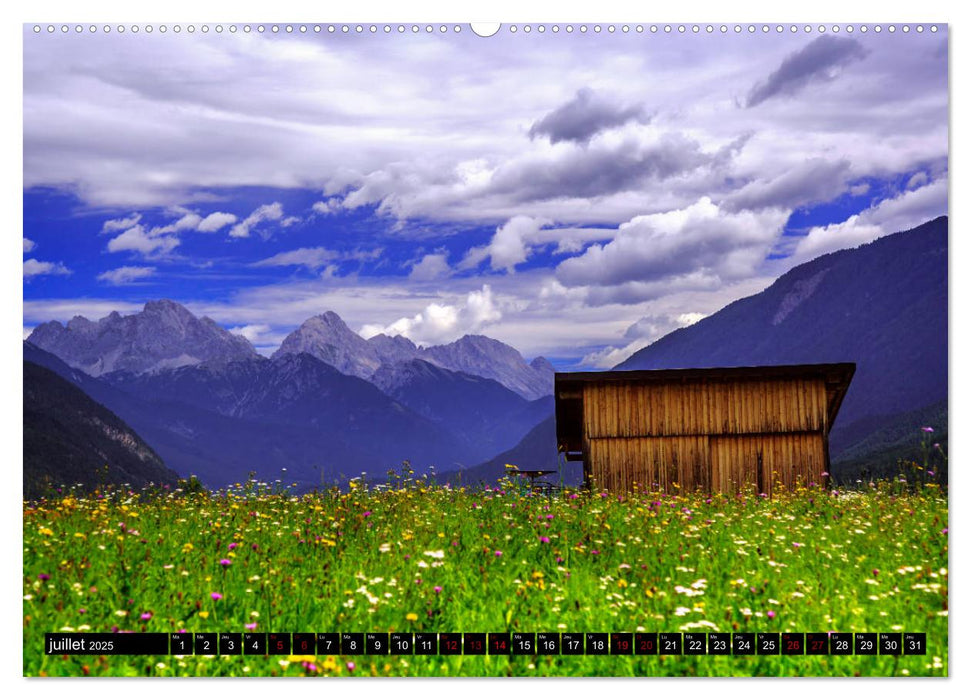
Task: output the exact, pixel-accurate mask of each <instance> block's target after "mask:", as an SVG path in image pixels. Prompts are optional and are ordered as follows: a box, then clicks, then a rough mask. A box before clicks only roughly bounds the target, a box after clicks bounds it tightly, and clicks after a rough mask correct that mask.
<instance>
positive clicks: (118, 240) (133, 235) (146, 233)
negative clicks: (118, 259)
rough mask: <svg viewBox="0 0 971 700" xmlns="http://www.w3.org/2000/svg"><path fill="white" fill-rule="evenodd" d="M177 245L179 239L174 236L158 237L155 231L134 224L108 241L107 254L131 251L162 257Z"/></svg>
mask: <svg viewBox="0 0 971 700" xmlns="http://www.w3.org/2000/svg"><path fill="white" fill-rule="evenodd" d="M178 245H179V239H178V238H177V237H176V236H167V235H160V234H159V233H158V232H157V230H156V229H150V230H146V229H145V227H144V226H142V225H141V224H135V225H134V226H132V227H131V228H130V229H128V230H127V231H125V232H124V233H121V234H119V235H118V236H115V237H114V238H112V239H111V240H110V241H108V252H109V253H121V252H123V251H132V252H135V253H140V254H142V255H145V256H152V255H164V254H166V253H171V252H172V251H173V250H174V249H175V248H176V247H178Z"/></svg>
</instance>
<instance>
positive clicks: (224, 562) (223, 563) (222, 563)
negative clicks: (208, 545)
mask: <svg viewBox="0 0 971 700" xmlns="http://www.w3.org/2000/svg"><path fill="white" fill-rule="evenodd" d="M219 565H220V566H232V565H233V560H232V559H220V560H219Z"/></svg>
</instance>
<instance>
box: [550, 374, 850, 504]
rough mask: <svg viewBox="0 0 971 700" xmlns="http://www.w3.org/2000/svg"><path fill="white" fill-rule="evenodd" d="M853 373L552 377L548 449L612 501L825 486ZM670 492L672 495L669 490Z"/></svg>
mask: <svg viewBox="0 0 971 700" xmlns="http://www.w3.org/2000/svg"><path fill="white" fill-rule="evenodd" d="M855 369H856V365H855V364H852V363H843V364H825V365H788V366H770V367H728V368H714V369H677V370H646V371H640V370H638V371H617V372H569V373H557V374H556V378H555V387H554V395H555V397H556V439H557V445H558V449H559V451H560V452H564V453H565V454H566V459H567V460H569V461H582V462H583V474H584V481H585V482H586V483H587V484H594V485H595V486H596V487H597V488H605V489H609V490H616V491H630V490H633V489H634V488H635V484H636V485H637V488H639V489H641V490H655V489H661V490H664V491H670V490H672V489H675V488H681V489H687V490H696V489H701V490H705V491H710V492H723V493H735V492H737V491H739V490H742V489H744V488H748V487H754V488H755V489H757V490H758V492H759V493H766V494H769V495H771V494H772V488H773V485H774V484H776V483H781V484H783V485H784V486H785V487H786V488H792V487H795V486H796V485H798V484H799V483H802V484H809V483H810V482H816V483H823V481H824V477H823V474H824V473H827V472H828V471H829V430H830V427H831V426H832V425H833V421H834V420H835V419H836V414H837V412H838V411H839V408H840V404H841V403H842V401H843V397H844V396H845V394H846V390H847V387H848V386H849V384H850V380H851V379H852V377H853V373H854V371H855ZM676 485H677V486H676Z"/></svg>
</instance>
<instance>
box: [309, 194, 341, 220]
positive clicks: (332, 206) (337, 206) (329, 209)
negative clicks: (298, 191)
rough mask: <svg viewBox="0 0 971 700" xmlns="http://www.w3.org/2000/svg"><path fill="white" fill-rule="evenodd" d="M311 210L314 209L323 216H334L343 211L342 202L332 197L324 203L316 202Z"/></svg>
mask: <svg viewBox="0 0 971 700" xmlns="http://www.w3.org/2000/svg"><path fill="white" fill-rule="evenodd" d="M311 209H313V211H314V212H315V213H317V214H321V215H323V216H327V215H328V214H334V213H336V212H338V211H340V210H341V200H340V199H339V198H338V197H331V198H330V199H328V200H326V201H323V202H314V205H313V206H312V207H311Z"/></svg>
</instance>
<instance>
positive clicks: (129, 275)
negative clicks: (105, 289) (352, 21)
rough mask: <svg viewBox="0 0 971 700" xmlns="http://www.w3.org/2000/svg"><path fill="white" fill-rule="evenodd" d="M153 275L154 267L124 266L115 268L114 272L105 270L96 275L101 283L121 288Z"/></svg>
mask: <svg viewBox="0 0 971 700" xmlns="http://www.w3.org/2000/svg"><path fill="white" fill-rule="evenodd" d="M154 274H155V268H154V267H137V266H127V265H126V266H124V267H117V268H115V269H114V270H107V271H106V272H102V273H101V274H100V275H98V279H99V280H100V281H102V282H107V283H108V284H112V285H116V286H121V285H126V284H131V283H132V282H136V281H138V280H141V279H145V278H146V277H151V276H152V275H154Z"/></svg>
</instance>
